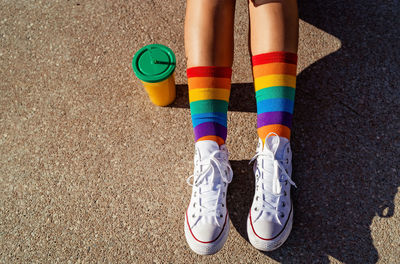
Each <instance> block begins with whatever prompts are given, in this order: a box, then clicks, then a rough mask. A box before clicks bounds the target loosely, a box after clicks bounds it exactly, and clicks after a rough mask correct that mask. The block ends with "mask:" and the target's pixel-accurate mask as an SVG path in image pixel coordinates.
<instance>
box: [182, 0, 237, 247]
mask: <svg viewBox="0 0 400 264" xmlns="http://www.w3.org/2000/svg"><path fill="white" fill-rule="evenodd" d="M186 8H187V9H186V21H185V49H186V56H187V64H188V69H187V76H188V85H189V101H190V112H191V115H192V122H193V128H194V136H195V141H196V144H195V147H196V154H195V172H194V175H193V182H194V184H193V190H192V197H191V200H190V204H189V206H188V209H187V211H186V215H185V218H186V219H185V236H186V240H187V242H188V244H189V246H190V248H191V249H192V250H193V251H195V252H196V253H198V254H202V255H203V254H213V253H216V252H217V251H218V250H220V249H221V248H222V246H223V245H224V243H225V241H226V239H227V237H228V233H229V217H228V214H227V210H226V192H227V187H228V183H230V181H231V179H232V169H231V168H230V165H229V162H228V153H227V150H226V147H224V146H222V145H224V144H225V140H226V135H227V112H228V102H229V96H230V88H231V74H232V68H231V67H232V61H233V17H234V10H235V1H234V0H188V1H187V7H186Z"/></svg>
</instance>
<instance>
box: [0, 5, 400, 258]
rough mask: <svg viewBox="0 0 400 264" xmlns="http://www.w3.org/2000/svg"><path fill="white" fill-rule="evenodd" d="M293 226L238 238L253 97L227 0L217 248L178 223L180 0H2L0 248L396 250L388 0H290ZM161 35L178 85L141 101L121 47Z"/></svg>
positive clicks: (240, 252) (396, 93)
mask: <svg viewBox="0 0 400 264" xmlns="http://www.w3.org/2000/svg"><path fill="white" fill-rule="evenodd" d="M300 2H301V3H300V18H301V23H300V48H299V67H298V80H297V82H298V84H297V89H296V103H295V114H294V124H293V126H294V127H293V130H292V132H293V134H292V148H293V152H294V174H293V178H294V181H295V182H296V184H297V186H298V189H296V190H294V191H293V198H294V204H295V211H294V212H295V213H294V216H295V217H294V226H293V231H292V233H291V235H290V237H289V239H288V241H287V242H286V243H285V244H284V245H283V246H282V247H281V248H280V249H278V250H277V251H275V252H272V253H268V254H264V253H262V252H259V251H257V250H255V249H254V248H252V246H251V245H250V244H249V242H248V240H247V235H246V228H245V221H246V217H247V212H248V210H249V207H250V204H251V199H252V194H253V184H254V179H253V175H252V172H251V167H250V166H249V165H248V161H249V159H250V158H251V157H252V156H253V155H254V151H255V148H256V142H257V135H256V106H255V99H254V92H253V87H252V77H251V67H250V57H249V52H248V46H247V37H248V36H247V33H248V14H247V3H246V1H244V0H243V1H237V9H236V19H235V62H234V67H233V71H234V73H233V79H232V81H233V85H232V94H231V102H230V105H229V107H230V112H229V114H228V119H229V120H228V126H229V133H228V140H227V145H228V148H229V150H230V153H231V157H230V158H231V163H232V166H233V169H234V180H233V182H232V184H231V185H230V187H229V196H228V209H229V212H230V216H231V227H232V228H231V231H230V235H229V238H228V241H227V243H226V244H225V246H224V248H223V249H222V250H221V251H220V252H219V253H217V254H216V255H213V256H208V257H201V256H197V255H195V254H194V253H192V252H191V251H190V249H189V248H188V246H187V245H186V242H185V238H184V231H183V227H184V226H183V221H184V212H185V209H186V206H187V204H188V202H189V198H190V191H191V189H190V187H189V186H188V185H187V184H186V177H188V176H189V175H190V174H191V173H192V169H193V163H192V162H193V154H194V149H193V132H192V127H191V120H190V111H189V108H188V98H187V91H186V89H187V85H186V83H187V80H186V75H185V68H186V66H185V58H184V46H183V23H184V10H185V2H184V1H172V0H166V1H158V0H154V1H138V0H134V1H121V0H117V1H105V0H93V1H76V0H71V1H6V0H1V1H0V78H1V82H0V123H1V125H0V132H1V133H0V155H1V157H0V230H1V231H0V262H2V263H27V262H33V263H56V262H60V263H65V262H70V263H89V262H99V263H104V262H108V263H117V262H121V263H150V262H152V263H192V262H204V263H225V262H226V263H276V262H282V263H376V262H379V263H399V262H400V260H399V256H400V213H399V209H398V207H399V205H400V194H399V193H400V188H399V187H400V115H399V109H400V90H399V87H400V69H399V58H400V49H399V47H400V39H399V36H400V32H399V28H400V27H399V18H398V17H399V16H398V13H399V10H400V3H399V1H395V0H393V1H378V2H377V1H370V0H366V1H351V2H348V1H344V0H335V1H309V0H305V1H300ZM150 43H161V44H164V45H167V46H169V47H171V49H172V50H173V51H174V52H175V54H176V57H177V69H176V82H177V84H178V85H177V89H178V97H177V99H176V101H175V103H174V104H173V105H171V106H169V107H156V106H154V105H152V104H151V103H150V101H149V100H148V98H147V95H146V93H145V91H144V89H143V87H142V86H141V83H140V82H139V81H138V80H137V79H136V78H135V77H134V75H133V71H132V68H131V59H132V57H133V55H134V53H135V52H136V51H137V50H138V49H139V48H141V47H142V46H144V45H146V44H150Z"/></svg>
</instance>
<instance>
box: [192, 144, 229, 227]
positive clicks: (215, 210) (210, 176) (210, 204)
mask: <svg viewBox="0 0 400 264" xmlns="http://www.w3.org/2000/svg"><path fill="white" fill-rule="evenodd" d="M217 156H219V157H220V158H217ZM212 163H214V165H215V166H213V165H212ZM195 166H196V169H195V173H194V174H193V175H190V176H189V177H188V178H187V180H186V182H187V183H188V184H189V185H190V186H196V187H198V190H197V191H196V192H195V193H194V195H195V198H196V201H195V209H196V212H195V216H196V217H197V221H196V222H195V223H194V224H193V225H195V224H196V223H197V222H198V220H199V219H200V218H201V217H202V216H214V219H215V221H216V223H217V225H218V226H219V223H218V220H217V219H216V218H217V217H221V214H220V212H219V208H220V206H225V205H224V204H223V202H222V201H221V198H223V197H225V196H226V194H225V193H223V195H222V196H221V188H220V187H221V186H222V184H223V185H224V186H226V184H229V183H230V182H231V181H232V178H233V171H232V168H231V166H230V164H229V159H228V156H227V155H226V153H224V152H223V151H221V150H216V151H214V152H212V153H211V154H210V156H209V157H208V158H207V159H205V160H202V161H200V162H197V164H195ZM199 166H203V170H202V172H200V167H199ZM214 167H216V168H217V169H218V172H219V174H220V177H221V181H220V182H217V183H215V182H214V180H215V179H214V177H215V168H214ZM210 171H211V173H210ZM192 179H193V181H194V182H193V184H192V183H191V182H190V181H191V180H192ZM215 184H216V185H215Z"/></svg>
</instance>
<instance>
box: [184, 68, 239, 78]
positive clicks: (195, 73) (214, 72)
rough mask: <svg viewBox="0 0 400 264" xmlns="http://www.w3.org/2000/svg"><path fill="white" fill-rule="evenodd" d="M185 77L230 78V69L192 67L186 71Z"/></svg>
mask: <svg viewBox="0 0 400 264" xmlns="http://www.w3.org/2000/svg"><path fill="white" fill-rule="evenodd" d="M186 73H187V77H188V78H191V77H216V78H231V76H232V68H231V67H218V66H201V67H192V68H188V69H187V70H186Z"/></svg>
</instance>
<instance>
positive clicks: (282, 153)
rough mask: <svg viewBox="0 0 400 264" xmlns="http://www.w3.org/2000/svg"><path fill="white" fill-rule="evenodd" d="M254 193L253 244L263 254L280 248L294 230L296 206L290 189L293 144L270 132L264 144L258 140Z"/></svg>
mask: <svg viewBox="0 0 400 264" xmlns="http://www.w3.org/2000/svg"><path fill="white" fill-rule="evenodd" d="M254 160H255V162H254V167H253V169H254V174H255V178H256V179H255V193H254V198H253V203H252V205H251V208H250V212H249V215H248V218H247V234H248V238H249V241H250V243H251V244H252V245H253V246H254V247H255V248H257V249H258V250H262V251H271V250H274V249H277V248H278V247H280V246H281V245H282V244H283V243H284V242H285V241H286V239H287V238H288V236H289V234H290V231H291V230H292V222H293V205H292V201H291V199H290V187H291V185H294V186H296V185H295V183H294V182H293V181H292V179H291V174H292V151H291V149H290V142H289V140H288V139H286V138H284V137H279V136H278V135H277V134H276V133H273V132H271V133H269V134H268V135H267V137H266V139H265V144H264V146H263V143H262V141H261V139H260V140H259V143H258V147H257V152H256V155H255V156H254V157H253V159H252V160H251V161H250V162H252V161H254Z"/></svg>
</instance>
